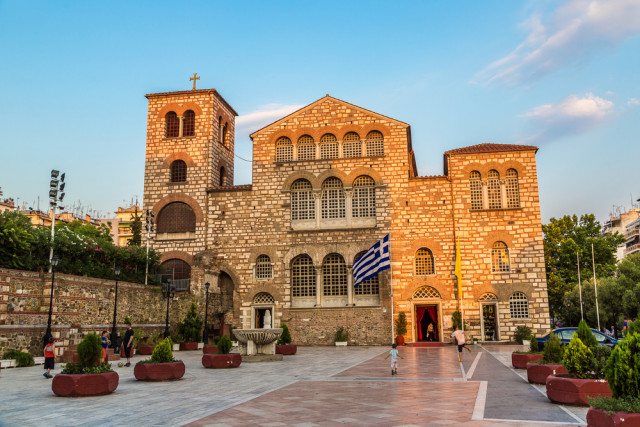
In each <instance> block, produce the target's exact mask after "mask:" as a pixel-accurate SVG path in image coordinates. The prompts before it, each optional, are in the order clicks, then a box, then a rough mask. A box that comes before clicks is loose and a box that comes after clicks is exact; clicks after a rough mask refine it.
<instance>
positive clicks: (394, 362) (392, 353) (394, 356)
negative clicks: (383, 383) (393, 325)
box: [384, 344, 404, 375]
mask: <svg viewBox="0 0 640 427" xmlns="http://www.w3.org/2000/svg"><path fill="white" fill-rule="evenodd" d="M397 346H398V345H397V344H392V345H391V350H389V354H387V357H385V358H384V360H387V359H388V358H389V357H391V375H397V374H398V357H400V358H401V359H404V357H402V356H400V355H399V354H398V349H397V348H396V347H397Z"/></svg>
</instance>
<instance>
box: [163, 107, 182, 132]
mask: <svg viewBox="0 0 640 427" xmlns="http://www.w3.org/2000/svg"><path fill="white" fill-rule="evenodd" d="M164 136H165V137H166V138H177V137H178V136H180V119H179V118H178V115H177V114H176V112H175V111H169V112H168V113H167V114H165V116H164Z"/></svg>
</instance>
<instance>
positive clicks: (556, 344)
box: [542, 333, 563, 364]
mask: <svg viewBox="0 0 640 427" xmlns="http://www.w3.org/2000/svg"><path fill="white" fill-rule="evenodd" d="M562 353H563V350H562V342H561V341H560V338H558V336H557V335H556V334H554V333H552V334H551V338H550V339H548V340H547V342H546V343H545V344H544V348H543V349H542V362H543V363H547V364H558V363H561V362H562Z"/></svg>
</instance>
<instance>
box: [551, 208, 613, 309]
mask: <svg viewBox="0 0 640 427" xmlns="http://www.w3.org/2000/svg"><path fill="white" fill-rule="evenodd" d="M542 231H543V233H544V258H545V264H546V272H547V289H548V292H549V308H550V310H551V314H552V316H554V317H555V316H559V317H563V318H564V314H565V313H564V306H563V300H564V296H565V294H566V293H567V292H570V291H571V290H572V288H573V286H574V284H577V283H578V269H577V259H576V253H578V254H579V256H580V271H581V272H582V273H583V275H588V272H591V271H592V263H591V244H593V248H594V255H595V265H596V275H597V276H598V277H603V278H604V277H610V276H611V275H612V274H613V272H614V270H615V266H616V257H615V253H616V250H617V248H618V246H619V245H620V244H622V243H623V242H624V237H623V236H621V235H620V234H619V233H614V234H607V235H605V236H603V235H602V234H601V231H602V227H601V226H600V223H599V222H598V221H596V218H595V216H594V215H593V214H586V215H582V216H580V218H578V216H577V215H572V216H570V215H565V216H564V217H562V218H560V219H556V218H551V220H550V221H549V224H545V225H543V226H542ZM578 309H579V307H578Z"/></svg>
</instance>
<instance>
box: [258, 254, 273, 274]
mask: <svg viewBox="0 0 640 427" xmlns="http://www.w3.org/2000/svg"><path fill="white" fill-rule="evenodd" d="M271 278H273V266H272V265H271V258H269V255H260V256H259V257H258V259H257V260H256V279H271Z"/></svg>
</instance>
